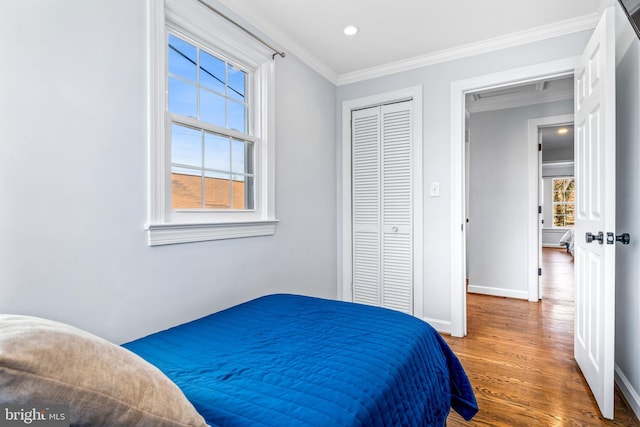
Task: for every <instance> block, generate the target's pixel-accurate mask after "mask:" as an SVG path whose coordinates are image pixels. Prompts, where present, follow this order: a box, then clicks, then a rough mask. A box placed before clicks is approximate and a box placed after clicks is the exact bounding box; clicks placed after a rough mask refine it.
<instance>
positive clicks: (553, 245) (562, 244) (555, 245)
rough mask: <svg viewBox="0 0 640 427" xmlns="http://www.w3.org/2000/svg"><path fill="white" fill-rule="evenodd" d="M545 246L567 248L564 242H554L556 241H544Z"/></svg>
mask: <svg viewBox="0 0 640 427" xmlns="http://www.w3.org/2000/svg"><path fill="white" fill-rule="evenodd" d="M542 247H543V248H566V247H567V246H566V245H565V244H564V243H558V244H554V243H543V244H542Z"/></svg>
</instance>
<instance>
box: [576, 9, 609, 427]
mask: <svg viewBox="0 0 640 427" xmlns="http://www.w3.org/2000/svg"><path fill="white" fill-rule="evenodd" d="M613 24H614V10H613V8H609V9H607V10H606V11H605V13H604V14H603V15H602V18H601V19H600V22H599V24H598V26H597V27H596V29H595V31H594V33H593V35H592V36H591V40H590V41H589V43H588V44H587V47H586V49H585V51H584V53H583V55H582V59H581V63H580V66H579V68H577V69H576V73H575V77H576V78H575V97H576V98H575V114H576V115H575V130H576V136H575V144H576V159H575V161H576V163H575V165H576V189H577V192H578V194H577V197H576V203H577V207H576V232H575V274H576V276H575V278H576V288H575V335H574V352H575V358H576V361H577V362H578V365H579V366H580V369H581V370H582V373H583V375H584V377H585V378H586V380H587V383H588V384H589V387H590V388H591V391H592V392H593V395H594V397H595V399H596V401H597V402H598V406H599V407H600V411H601V412H602V415H603V416H604V417H605V418H611V419H612V418H613V397H614V396H613V384H614V320H615V237H613V239H612V238H607V237H608V236H615V234H614V233H615V204H616V203H615V151H616V150H615V46H614V25H613ZM587 233H591V234H587Z"/></svg>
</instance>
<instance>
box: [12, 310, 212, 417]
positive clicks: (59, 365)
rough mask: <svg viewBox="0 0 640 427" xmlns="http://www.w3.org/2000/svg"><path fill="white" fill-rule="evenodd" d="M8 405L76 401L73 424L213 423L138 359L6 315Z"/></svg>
mask: <svg viewBox="0 0 640 427" xmlns="http://www.w3.org/2000/svg"><path fill="white" fill-rule="evenodd" d="M0 404H2V405H6V404H19V405H29V404H68V405H69V418H70V422H71V424H72V425H74V424H81V425H92V426H154V427H163V426H205V425H206V423H205V421H204V419H203V418H202V416H201V415H200V414H198V412H197V411H196V410H195V408H194V407H193V405H191V403H190V402H189V401H188V400H187V398H186V397H185V396H184V394H183V393H182V391H181V390H180V389H179V388H178V386H176V385H175V384H174V383H173V382H172V381H171V380H170V379H169V378H167V377H166V376H165V375H164V374H163V373H162V372H161V371H160V370H159V369H158V368H156V367H155V366H153V365H151V364H149V363H148V362H146V361H145V360H143V359H142V358H140V357H139V356H137V355H136V354H134V353H132V352H130V351H129V350H126V349H124V348H122V347H120V346H117V345H115V344H112V343H110V342H108V341H107V340H104V339H102V338H99V337H97V336H95V335H92V334H90V333H88V332H86V331H82V330H80V329H77V328H74V327H72V326H69V325H65V324H63V323H58V322H53V321H50V320H45V319H40V318H37V317H30V316H19V315H9V314H0Z"/></svg>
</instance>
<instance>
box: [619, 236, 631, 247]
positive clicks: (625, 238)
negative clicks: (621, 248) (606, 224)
mask: <svg viewBox="0 0 640 427" xmlns="http://www.w3.org/2000/svg"><path fill="white" fill-rule="evenodd" d="M616 242H621V243H622V244H623V245H628V244H629V243H630V242H631V236H629V233H622V234H621V235H619V236H616Z"/></svg>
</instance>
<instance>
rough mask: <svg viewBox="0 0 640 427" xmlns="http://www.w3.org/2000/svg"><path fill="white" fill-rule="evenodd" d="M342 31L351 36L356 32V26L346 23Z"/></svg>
mask: <svg viewBox="0 0 640 427" xmlns="http://www.w3.org/2000/svg"><path fill="white" fill-rule="evenodd" d="M342 31H343V32H344V33H345V34H346V35H348V36H353V35H355V34H356V33H357V32H358V27H356V26H355V25H347V26H346V27H344V30H342Z"/></svg>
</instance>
